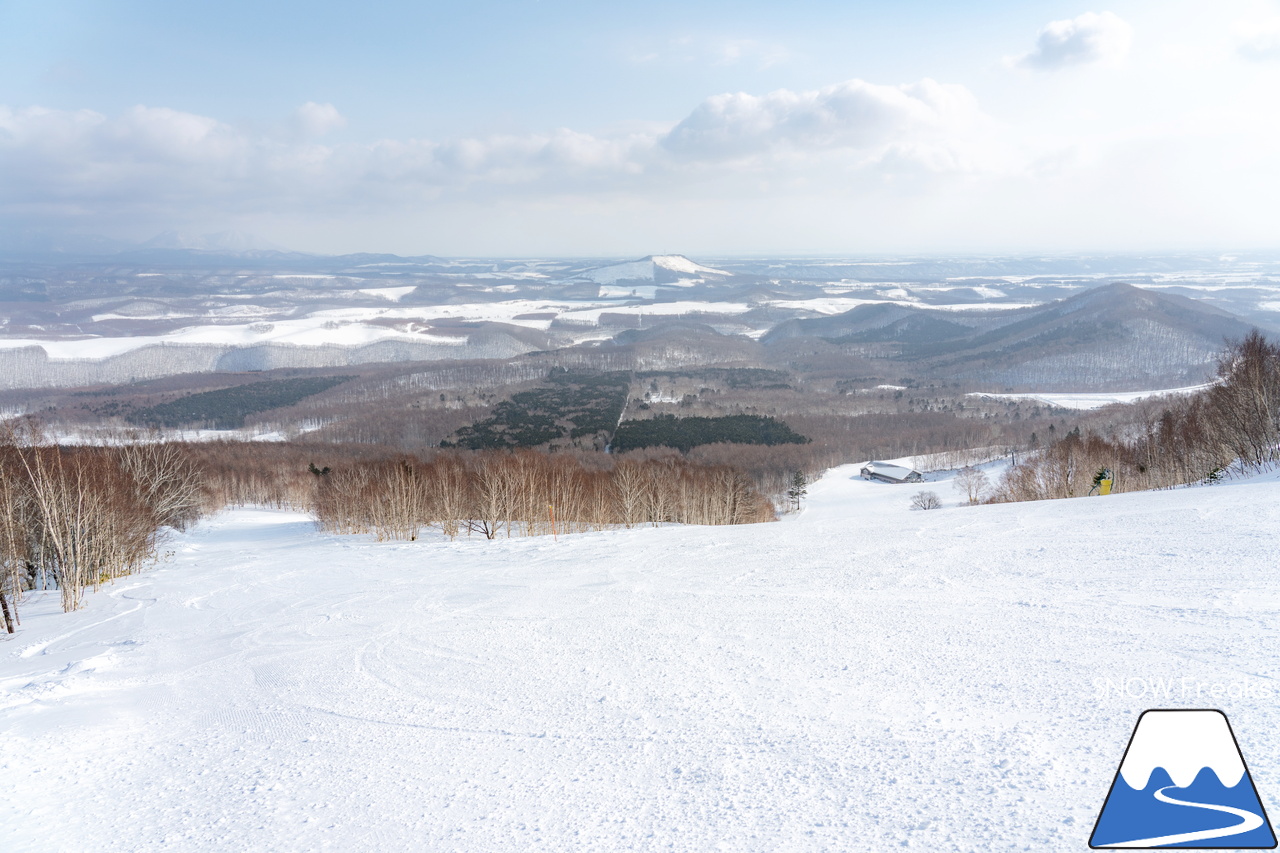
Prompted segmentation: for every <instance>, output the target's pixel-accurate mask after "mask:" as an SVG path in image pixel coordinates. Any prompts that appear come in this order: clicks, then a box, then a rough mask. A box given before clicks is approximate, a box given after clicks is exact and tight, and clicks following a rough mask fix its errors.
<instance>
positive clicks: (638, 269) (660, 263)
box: [579, 255, 733, 286]
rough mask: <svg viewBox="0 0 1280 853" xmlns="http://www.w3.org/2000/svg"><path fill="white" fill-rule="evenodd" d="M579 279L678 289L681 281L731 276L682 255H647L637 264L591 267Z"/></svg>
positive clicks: (731, 274)
mask: <svg viewBox="0 0 1280 853" xmlns="http://www.w3.org/2000/svg"><path fill="white" fill-rule="evenodd" d="M579 277H580V278H588V279H591V280H592V281H595V282H599V283H600V284H618V283H620V282H626V283H632V282H647V283H650V284H669V285H677V286H678V285H680V284H681V283H683V282H694V281H706V280H713V281H718V280H723V279H727V278H732V277H733V273H730V272H726V271H724V270H718V269H715V268H713V267H708V266H703V265H702V264H700V263H697V262H696V261H691V260H689V259H688V258H686V257H685V256H684V255H649V256H648V257H644V258H641V259H639V260H637V261H626V262H625V263H620V264H609V265H608V266H603V267H595V268H594V269H589V270H586V271H584V272H582V273H580V274H579Z"/></svg>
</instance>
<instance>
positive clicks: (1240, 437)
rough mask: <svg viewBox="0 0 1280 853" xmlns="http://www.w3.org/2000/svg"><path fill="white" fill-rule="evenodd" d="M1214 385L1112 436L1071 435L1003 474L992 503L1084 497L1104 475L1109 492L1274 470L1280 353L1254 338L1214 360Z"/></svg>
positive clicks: (1279, 425)
mask: <svg viewBox="0 0 1280 853" xmlns="http://www.w3.org/2000/svg"><path fill="white" fill-rule="evenodd" d="M1217 375H1218V381H1217V382H1216V383H1214V384H1213V385H1211V386H1210V387H1208V388H1206V389H1205V390H1203V391H1201V392H1199V393H1196V394H1193V395H1190V396H1187V397H1184V398H1181V399H1176V400H1172V401H1167V402H1166V403H1165V405H1164V406H1163V407H1161V408H1160V409H1151V408H1149V407H1148V408H1145V410H1144V407H1141V406H1139V407H1136V410H1137V411H1142V412H1144V417H1143V418H1142V419H1141V420H1140V421H1139V422H1137V423H1132V424H1129V425H1128V428H1126V429H1120V430H1117V431H1115V433H1114V434H1112V435H1109V436H1107V435H1101V434H1097V433H1092V432H1084V433H1082V432H1081V431H1080V429H1079V428H1076V429H1073V430H1071V431H1070V432H1068V433H1067V434H1066V435H1065V436H1063V437H1062V438H1060V439H1057V440H1055V441H1053V442H1051V443H1049V444H1048V445H1047V446H1046V447H1045V448H1044V449H1043V450H1042V451H1041V452H1039V453H1037V454H1035V455H1033V456H1030V457H1028V458H1026V459H1024V460H1023V461H1022V463H1021V464H1019V465H1015V466H1013V467H1011V468H1009V469H1008V470H1007V471H1006V472H1005V474H1004V475H1003V477H1002V478H1001V480H1000V483H999V484H998V485H997V487H996V489H995V494H994V496H993V499H994V500H1009V501H1020V500H1043V499H1047V498H1067V497H1077V496H1080V495H1086V494H1089V492H1090V491H1091V490H1093V489H1094V488H1095V487H1096V486H1097V484H1098V483H1099V482H1100V481H1101V479H1103V476H1102V475H1103V473H1104V472H1106V473H1108V474H1110V477H1109V478H1107V479H1111V480H1112V491H1117V492H1127V491H1139V490H1144V489H1160V488H1169V487H1172V486H1177V485H1183V484H1187V483H1196V482H1205V481H1209V482H1212V481H1215V480H1217V479H1220V478H1221V477H1223V476H1225V475H1226V474H1227V473H1228V472H1229V471H1232V470H1235V471H1241V472H1248V471H1256V470H1260V469H1262V468H1264V467H1267V466H1270V465H1274V464H1276V463H1277V462H1280V345H1277V344H1273V343H1271V342H1269V341H1268V340H1267V339H1266V337H1265V336H1264V335H1263V334H1262V333H1261V332H1258V331H1256V330H1255V331H1253V332H1251V333H1250V334H1249V335H1247V336H1246V337H1245V338H1244V339H1243V340H1241V341H1239V342H1237V343H1235V344H1232V345H1231V346H1229V347H1228V349H1227V350H1226V352H1225V353H1224V354H1223V355H1222V356H1221V357H1220V358H1219V361H1218V368H1217Z"/></svg>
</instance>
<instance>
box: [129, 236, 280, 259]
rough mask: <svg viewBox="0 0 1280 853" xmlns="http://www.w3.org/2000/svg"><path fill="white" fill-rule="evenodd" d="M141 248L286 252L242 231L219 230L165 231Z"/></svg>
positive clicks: (226, 251)
mask: <svg viewBox="0 0 1280 853" xmlns="http://www.w3.org/2000/svg"><path fill="white" fill-rule="evenodd" d="M138 248H141V249H193V250H196V251H200V252H220V253H228V252H229V253H233V254H234V253H238V252H263V251H266V252H287V251H288V249H285V248H284V247H283V246H277V245H276V244H274V243H270V242H268V241H266V240H263V239H262V238H261V237H258V236H256V235H253V234H248V233H245V232H244V231H219V232H217V233H215V234H189V233H186V232H183V231H165V232H163V233H161V234H157V235H156V236H154V237H152V238H151V239H150V240H147V241H146V242H145V243H143V244H142V245H141V246H139V247H138Z"/></svg>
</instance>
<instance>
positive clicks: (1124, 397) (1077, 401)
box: [968, 382, 1213, 410]
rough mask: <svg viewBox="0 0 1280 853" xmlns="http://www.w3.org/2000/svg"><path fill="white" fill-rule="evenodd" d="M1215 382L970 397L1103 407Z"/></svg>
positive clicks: (1198, 388)
mask: <svg viewBox="0 0 1280 853" xmlns="http://www.w3.org/2000/svg"><path fill="white" fill-rule="evenodd" d="M1212 387H1213V383H1212V382H1207V383H1204V384H1201V385H1187V386H1185V387H1182V388H1165V389H1162V390H1159V391H1098V392H1092V391H1079V392H1074V391H1068V392H1061V393H1058V392H1046V393H1043V394H988V393H986V392H984V391H973V392H971V393H970V394H968V396H970V397H990V398H991V399H993V400H1034V401H1035V402H1038V403H1047V404H1048V405H1050V406H1058V407H1059V408H1062V409H1084V410H1088V409H1101V408H1102V407H1103V406H1111V405H1114V404H1115V403H1136V402H1137V401H1139V400H1146V399H1147V398H1149V397H1164V396H1175V397H1181V396H1185V395H1187V394H1195V393H1197V392H1199V391H1203V390H1205V389H1206V388H1212Z"/></svg>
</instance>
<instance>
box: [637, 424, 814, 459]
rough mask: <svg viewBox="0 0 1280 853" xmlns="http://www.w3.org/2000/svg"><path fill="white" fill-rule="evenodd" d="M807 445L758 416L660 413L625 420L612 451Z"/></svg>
mask: <svg viewBox="0 0 1280 853" xmlns="http://www.w3.org/2000/svg"><path fill="white" fill-rule="evenodd" d="M718 442H732V443H734V444H768V445H774V444H807V443H808V442H809V439H807V438H805V437H804V436H803V435H800V434H798V433H796V432H794V431H793V430H792V429H791V427H789V426H787V425H786V424H785V423H783V422H782V421H779V420H775V419H773V418H767V417H761V416H760V415H725V416H724V417H719V418H702V417H691V418H677V417H676V416H675V415H659V416H658V417H656V418H651V419H648V420H642V421H624V422H623V423H622V424H621V425H620V426H619V427H618V431H617V432H616V433H614V436H613V443H612V449H613V450H614V451H623V450H635V449H637V448H640V447H657V446H665V447H675V448H677V449H679V450H681V451H685V452H687V451H688V450H690V449H692V448H694V447H698V446H699V445H702V444H716V443H718Z"/></svg>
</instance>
